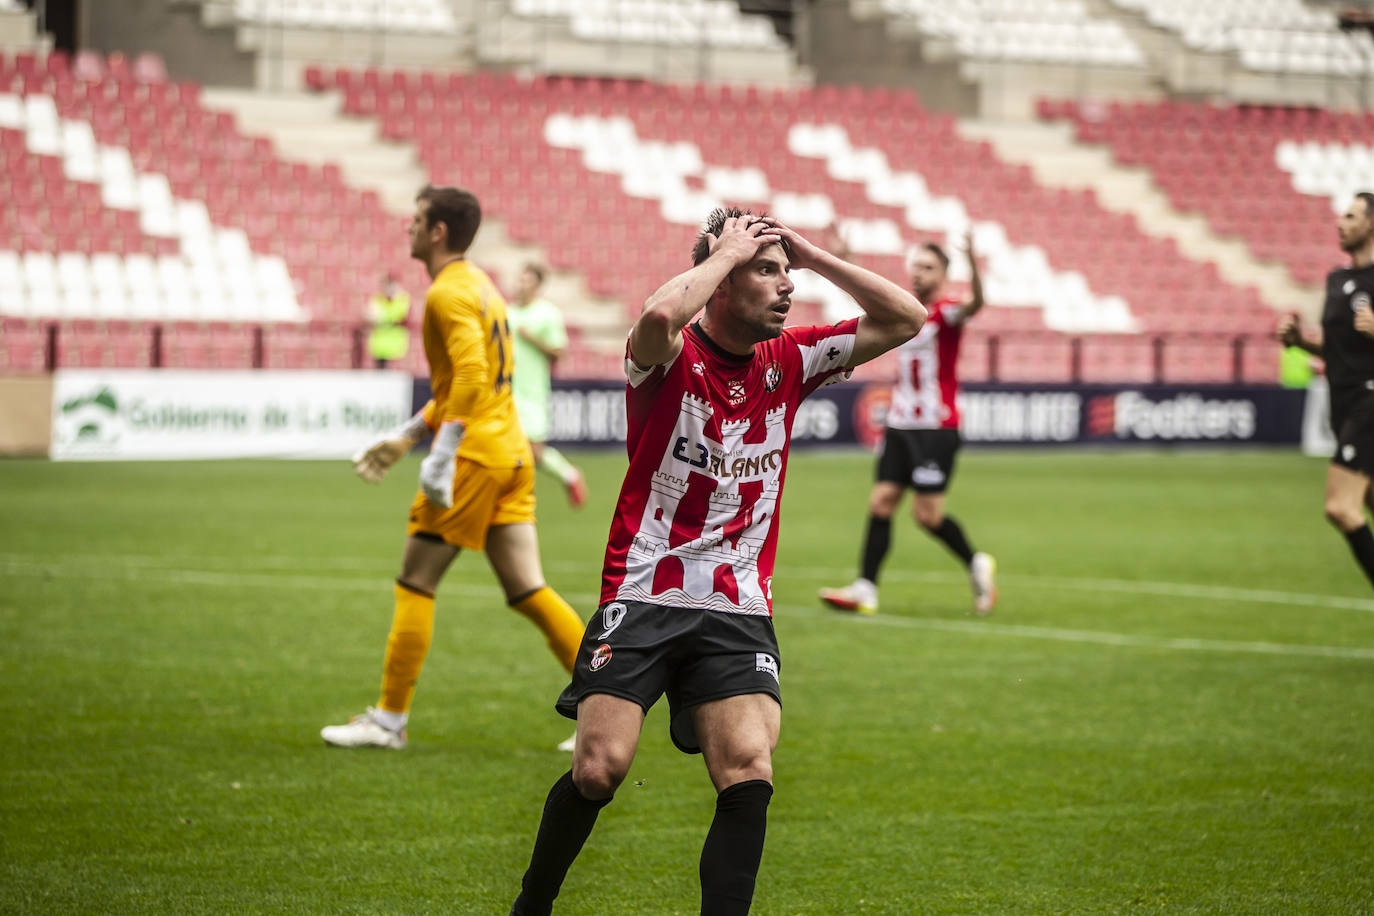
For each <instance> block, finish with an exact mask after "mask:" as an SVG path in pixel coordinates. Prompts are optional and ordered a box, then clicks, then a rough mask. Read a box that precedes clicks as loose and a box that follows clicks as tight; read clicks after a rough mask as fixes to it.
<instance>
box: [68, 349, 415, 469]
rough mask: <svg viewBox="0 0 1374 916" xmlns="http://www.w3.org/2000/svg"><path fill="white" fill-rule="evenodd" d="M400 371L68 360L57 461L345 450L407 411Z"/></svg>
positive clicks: (328, 454)
mask: <svg viewBox="0 0 1374 916" xmlns="http://www.w3.org/2000/svg"><path fill="white" fill-rule="evenodd" d="M411 387H412V383H411V378H410V375H409V374H407V373H404V372H391V371H374V372H300V371H271V370H264V371H250V372H213V371H182V370H176V369H159V370H152V371H148V370H120V369H105V370H102V369H78V370H70V371H67V370H62V371H59V372H57V373H56V375H55V377H54V379H53V408H52V409H53V425H52V451H51V456H52V458H53V459H54V460H58V461H97V460H104V461H148V460H177V459H194V458H346V457H348V456H349V455H351V454H353V452H355V451H356V450H357V449H358V448H359V447H360V446H362V445H364V444H366V443H367V442H368V441H370V440H371V439H372V438H374V437H375V435H376V434H377V433H381V432H385V431H387V430H390V429H394V428H395V427H396V426H398V425H399V424H400V423H401V422H402V421H403V420H405V419H406V418H408V417H409V416H410V412H411V395H412V391H411Z"/></svg>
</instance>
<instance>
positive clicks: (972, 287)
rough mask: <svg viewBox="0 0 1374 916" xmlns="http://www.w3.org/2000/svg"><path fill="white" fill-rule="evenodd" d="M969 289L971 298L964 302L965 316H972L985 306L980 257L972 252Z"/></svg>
mask: <svg viewBox="0 0 1374 916" xmlns="http://www.w3.org/2000/svg"><path fill="white" fill-rule="evenodd" d="M968 270H969V280H968V291H969V300H968V302H966V303H964V318H965V319H966V320H967V319H969V318H972V317H973V316H974V315H975V314H977V313H978V311H979V310H981V309H982V308H983V278H982V276H981V275H980V274H979V273H978V259H977V258H975V257H974V256H973V255H972V254H970V255H969V258H968Z"/></svg>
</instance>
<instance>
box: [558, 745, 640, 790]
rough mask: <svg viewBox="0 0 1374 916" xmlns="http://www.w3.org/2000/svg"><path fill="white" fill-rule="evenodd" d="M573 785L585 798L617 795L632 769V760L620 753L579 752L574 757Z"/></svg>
mask: <svg viewBox="0 0 1374 916" xmlns="http://www.w3.org/2000/svg"><path fill="white" fill-rule="evenodd" d="M572 771H573V777H572V778H573V785H575V786H577V791H578V792H580V793H582V797H583V798H590V799H592V800H600V799H603V798H610V797H611V796H613V795H615V792H616V789H619V788H620V784H621V783H622V782H624V781H625V775H626V774H627V773H628V772H629V771H630V761H629V760H628V759H624V760H622V759H621V757H620V755H615V754H608V753H597V752H596V751H594V750H593V751H591V752H589V753H582V754H578V755H576V756H575V757H574V759H573V768H572Z"/></svg>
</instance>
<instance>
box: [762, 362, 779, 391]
mask: <svg viewBox="0 0 1374 916" xmlns="http://www.w3.org/2000/svg"><path fill="white" fill-rule="evenodd" d="M781 381H782V369H781V368H780V367H779V366H778V364H777V363H769V364H768V368H767V369H764V370H763V387H764V388H765V389H766V390H768V391H776V390H777V388H778V383H779V382H781Z"/></svg>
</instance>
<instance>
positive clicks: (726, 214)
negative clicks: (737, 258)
mask: <svg viewBox="0 0 1374 916" xmlns="http://www.w3.org/2000/svg"><path fill="white" fill-rule="evenodd" d="M755 215H757V216H766V215H767V214H764V213H759V214H755V213H753V212H752V211H750V210H741V209H740V208H739V207H716V208H715V209H714V210H712V211H711V215H710V216H708V217H706V225H704V226H702V227H701V231H700V232H698V233H697V240H696V243H695V244H694V245H692V266H693V267H695V266H696V265H698V264H700V263H701V262H702V261H704V260H706V259H707V258H708V257H710V256H711V239H710V238H709V237H710V236H713V235H714V236H715V237H716V238H720V234H721V232H722V231H723V230H724V229H725V221H726V220H727V219H737V218H739V217H741V216H755ZM778 244H779V245H781V246H782V250H783V253H784V254H786V255H787V259H788V260H789V261H790V260H791V259H792V246H791V245H789V244H787V240H786V239H778Z"/></svg>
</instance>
